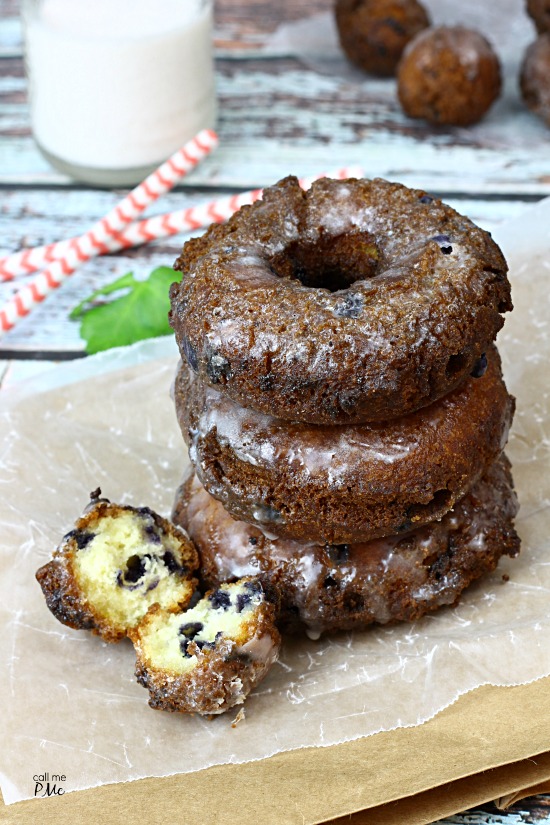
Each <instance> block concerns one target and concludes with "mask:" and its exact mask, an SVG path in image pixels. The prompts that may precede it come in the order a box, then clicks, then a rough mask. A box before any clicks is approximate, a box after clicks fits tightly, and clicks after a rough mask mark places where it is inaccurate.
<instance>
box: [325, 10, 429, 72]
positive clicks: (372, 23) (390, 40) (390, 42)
mask: <svg viewBox="0 0 550 825" xmlns="http://www.w3.org/2000/svg"><path fill="white" fill-rule="evenodd" d="M334 11H335V15H336V25H337V28H338V35H339V37H340V45H341V46H342V49H343V50H344V52H345V54H346V56H347V57H348V59H349V60H351V62H352V63H355V65H356V66H359V68H360V69H364V70H365V71H366V72H370V73H371V74H376V75H381V76H382V77H389V76H391V75H393V74H395V69H396V67H397V64H398V63H399V58H400V57H401V53H402V52H403V49H404V48H405V46H406V45H407V43H408V42H409V40H411V39H412V38H413V37H414V36H415V34H418V32H420V31H422V29H425V28H426V27H427V26H429V25H430V18H429V17H428V14H427V12H426V9H425V8H424V7H423V6H422V5H421V4H420V3H419V2H417V0H336V6H335V9H334Z"/></svg>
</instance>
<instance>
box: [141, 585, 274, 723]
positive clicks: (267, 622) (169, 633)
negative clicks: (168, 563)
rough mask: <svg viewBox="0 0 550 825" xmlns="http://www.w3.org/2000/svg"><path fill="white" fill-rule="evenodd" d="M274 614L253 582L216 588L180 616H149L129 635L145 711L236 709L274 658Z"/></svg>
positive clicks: (160, 613)
mask: <svg viewBox="0 0 550 825" xmlns="http://www.w3.org/2000/svg"><path fill="white" fill-rule="evenodd" d="M274 614H275V610H274V607H273V605H272V604H270V603H269V602H268V601H267V600H266V598H265V596H264V592H263V588H262V585H261V584H260V582H259V581H258V580H257V579H254V578H244V579H241V580H239V581H237V582H234V583H232V584H220V586H219V588H218V589H216V590H214V591H212V592H210V593H207V594H206V596H205V597H204V598H203V599H201V601H199V602H198V603H197V604H196V605H195V606H194V607H192V608H191V609H189V610H186V611H185V612H179V613H168V612H167V611H166V610H163V609H162V608H160V607H159V606H155V607H153V608H151V610H150V611H149V612H148V613H147V616H146V617H145V619H144V620H143V621H142V622H141V624H140V625H139V626H138V627H137V628H135V629H134V630H133V631H132V632H131V633H130V637H131V639H132V641H133V642H134V646H135V649H136V654H137V662H136V676H137V680H138V682H139V683H140V684H141V685H143V686H144V687H146V688H147V689H148V690H149V694H150V699H149V705H150V706H151V707H152V708H155V709H160V710H168V711H179V712H181V713H200V714H208V715H211V714H218V713H223V712H224V711H226V710H228V709H229V708H232V707H234V706H235V705H240V704H242V703H243V702H244V700H245V698H246V697H247V696H248V694H249V693H250V691H251V690H252V689H253V688H254V687H256V685H257V684H258V683H259V682H260V681H261V680H262V679H263V678H264V676H265V675H266V674H267V672H268V670H269V669H270V667H271V665H272V664H273V663H274V662H275V661H276V660H277V658H278V655H279V648H280V643H281V639H280V635H279V632H278V630H277V628H276V626H275V624H274Z"/></svg>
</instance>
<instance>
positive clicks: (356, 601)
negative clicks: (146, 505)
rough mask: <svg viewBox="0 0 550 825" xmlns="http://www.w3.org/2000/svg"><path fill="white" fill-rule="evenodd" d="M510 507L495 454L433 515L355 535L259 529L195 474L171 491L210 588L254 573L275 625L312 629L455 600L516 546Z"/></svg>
mask: <svg viewBox="0 0 550 825" xmlns="http://www.w3.org/2000/svg"><path fill="white" fill-rule="evenodd" d="M516 512H517V498H516V496H515V493H514V489H513V482H512V477H511V474H510V464H509V462H508V460H507V459H506V457H505V456H501V457H500V458H499V459H497V461H496V462H495V463H494V464H492V465H491V466H490V467H489V468H488V470H487V472H486V473H485V475H484V476H483V477H482V478H481V479H480V480H479V481H478V482H477V483H476V484H475V485H474V487H473V488H472V489H471V490H470V492H469V493H467V494H466V496H464V498H462V499H461V500H460V501H459V502H457V504H456V505H455V507H454V508H453V510H451V511H450V512H449V513H447V514H446V515H445V516H443V518H442V519H441V521H436V522H433V523H432V524H427V525H425V526H424V527H421V528H418V529H417V530H414V531H411V532H409V533H407V534H405V535H397V536H389V537H387V538H384V539H375V540H374V541H371V542H368V543H363V544H340V545H330V544H326V545H315V544H307V543H300V542H295V541H289V540H286V539H273V538H268V537H267V536H265V535H264V534H263V533H262V532H261V530H259V529H258V528H257V527H253V526H252V525H249V524H246V522H243V521H236V520H235V519H233V518H232V517H231V516H230V515H229V513H227V512H226V511H225V510H224V508H223V507H222V505H221V504H220V502H219V501H216V499H214V498H212V496H210V495H209V494H208V493H207V492H206V490H204V488H203V487H202V486H201V484H200V482H199V481H198V479H197V478H196V476H195V475H194V474H191V475H190V476H189V477H188V478H187V479H186V480H185V481H184V483H183V484H182V486H181V487H180V489H179V490H178V493H177V495H176V499H175V502H174V509H173V512H172V518H173V519H174V521H175V522H176V523H177V524H180V525H182V526H183V527H184V528H185V529H186V530H187V531H188V532H189V534H190V536H191V537H192V539H193V541H194V542H195V544H196V546H197V548H198V550H199V552H200V555H201V575H202V577H203V579H204V580H205V582H206V583H207V585H208V586H209V587H217V586H218V584H219V582H221V581H227V580H231V579H235V578H239V577H240V576H243V575H255V576H257V577H258V578H259V580H260V581H261V582H262V584H263V586H264V588H265V590H266V592H268V593H269V594H270V597H271V598H272V599H273V601H274V602H275V603H276V604H277V610H278V623H279V625H280V626H281V627H282V628H284V629H285V630H287V631H296V630H303V629H304V627H305V628H306V629H307V631H308V634H309V635H310V636H312V637H317V636H318V635H319V634H320V633H323V632H327V631H334V630H350V629H353V628H357V629H360V628H364V627H366V626H368V625H369V624H371V623H374V622H375V623H378V624H386V623H388V622H393V621H413V620H415V619H418V618H420V617H421V616H422V615H424V614H425V613H428V612H431V611H433V610H436V609H437V608H438V607H441V606H443V605H453V604H456V603H457V601H458V599H459V596H460V594H461V592H462V591H463V590H464V588H466V587H467V586H468V585H469V584H470V583H471V582H472V581H474V580H475V579H478V578H479V577H481V576H483V575H485V574H486V573H488V572H490V571H491V570H494V568H495V567H496V565H497V563H498V560H499V558H500V557H501V556H503V555H506V556H515V555H516V554H517V553H518V551H519V538H518V536H517V534H516V532H515V530H514V525H513V518H514V516H515V514H516Z"/></svg>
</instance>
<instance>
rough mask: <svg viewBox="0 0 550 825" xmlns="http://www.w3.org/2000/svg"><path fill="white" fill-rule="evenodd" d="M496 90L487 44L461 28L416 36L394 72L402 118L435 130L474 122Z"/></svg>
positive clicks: (496, 67)
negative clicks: (419, 120) (419, 121)
mask: <svg viewBox="0 0 550 825" xmlns="http://www.w3.org/2000/svg"><path fill="white" fill-rule="evenodd" d="M500 88H501V72H500V63H499V60H498V57H497V56H496V54H495V52H494V51H493V48H492V46H491V44H490V43H489V41H488V40H487V39H486V38H485V37H483V35H482V34H480V33H479V32H477V31H474V30H473V29H466V28H464V27H463V26H440V27H438V28H431V29H426V30H425V31H423V32H421V33H420V34H419V35H417V36H416V37H415V38H414V40H411V42H410V43H409V45H408V46H407V47H406V49H405V51H404V52H403V57H402V58H401V62H400V63H399V67H398V70H397V93H398V96H399V101H400V103H401V105H402V107H403V109H404V110H405V112H406V114H407V115H409V117H413V118H423V119H424V120H428V121H430V123H436V124H441V125H455V126H469V125H471V124H472V123H477V121H478V120H481V118H482V117H483V115H485V113H486V112H487V111H488V110H489V109H490V107H491V106H492V104H493V103H494V102H495V100H496V99H497V97H498V95H499V94H500Z"/></svg>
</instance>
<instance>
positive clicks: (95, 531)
mask: <svg viewBox="0 0 550 825" xmlns="http://www.w3.org/2000/svg"><path fill="white" fill-rule="evenodd" d="M100 495H101V491H100V490H99V489H98V490H96V491H95V492H93V493H92V494H91V500H90V503H89V505H88V506H87V507H86V509H85V511H84V514H83V515H82V517H81V518H79V519H78V520H77V521H76V523H75V527H74V529H73V530H71V531H70V532H69V533H67V534H66V535H65V536H64V537H63V540H62V541H61V543H60V545H59V546H58V548H57V549H56V550H55V552H54V554H53V558H52V559H51V561H49V562H48V563H47V564H45V565H44V566H43V567H41V568H40V569H39V570H38V571H37V573H36V578H37V580H38V582H39V584H40V587H41V588H42V591H43V593H44V596H45V597H46V604H47V606H48V608H49V609H50V610H51V612H52V613H53V615H54V616H55V617H56V619H59V621H60V622H62V623H63V624H65V625H68V626H69V627H73V628H75V629H77V630H91V631H92V633H95V634H97V635H99V636H101V638H102V639H103V640H104V641H106V642H118V641H120V639H122V638H123V637H124V636H126V635H128V633H129V632H130V630H131V629H132V628H134V627H135V626H136V625H137V624H138V623H139V622H140V621H141V619H142V618H143V617H144V615H145V614H146V613H147V610H148V609H149V607H150V606H151V605H153V604H155V603H158V604H160V605H162V607H163V608H165V609H167V610H178V609H180V608H181V607H184V606H185V605H187V604H188V603H189V601H190V600H191V597H192V596H193V593H194V591H195V589H196V585H197V581H196V579H195V578H193V573H194V571H196V570H197V568H198V565H199V558H198V555H197V551H196V550H195V548H194V547H193V544H192V543H191V542H190V541H189V538H188V536H187V534H186V533H185V532H184V531H183V530H182V529H181V528H179V527H175V526H174V525H173V524H171V523H170V522H169V521H168V520H167V519H164V518H162V517H161V516H159V515H158V514H157V513H155V512H153V510H151V509H150V508H149V507H137V508H136V507H130V506H129V505H120V504H113V503H111V502H110V501H109V500H108V499H105V498H100Z"/></svg>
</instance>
